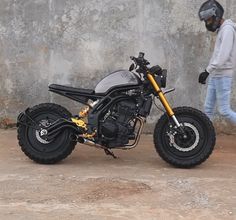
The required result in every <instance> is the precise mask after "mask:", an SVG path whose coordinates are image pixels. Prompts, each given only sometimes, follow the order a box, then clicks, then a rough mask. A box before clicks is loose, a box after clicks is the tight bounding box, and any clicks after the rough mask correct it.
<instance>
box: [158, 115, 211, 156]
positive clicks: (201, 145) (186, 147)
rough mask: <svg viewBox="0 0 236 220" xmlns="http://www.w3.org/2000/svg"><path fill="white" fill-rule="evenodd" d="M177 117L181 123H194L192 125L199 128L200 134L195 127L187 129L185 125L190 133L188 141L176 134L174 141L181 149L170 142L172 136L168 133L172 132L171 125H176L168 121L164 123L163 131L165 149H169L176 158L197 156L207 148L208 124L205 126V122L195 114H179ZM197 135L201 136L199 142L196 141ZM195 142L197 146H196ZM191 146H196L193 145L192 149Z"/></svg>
mask: <svg viewBox="0 0 236 220" xmlns="http://www.w3.org/2000/svg"><path fill="white" fill-rule="evenodd" d="M177 117H178V121H179V122H180V124H182V125H184V124H190V125H192V127H194V128H195V129H196V130H197V132H198V134H196V132H194V130H193V129H190V128H187V129H186V127H185V130H187V134H188V139H187V141H186V142H184V141H182V140H181V135H176V136H174V143H175V144H176V145H177V146H180V148H182V149H181V150H180V148H178V147H176V146H175V145H171V144H170V136H168V134H167V133H168V132H170V126H172V127H174V126H175V125H174V124H173V123H169V124H168V123H166V124H165V125H164V128H163V132H162V140H163V148H164V149H165V151H167V153H168V154H169V155H171V156H172V157H174V158H176V159H186V158H188V159H192V158H195V157H197V156H199V155H200V154H201V153H202V152H203V151H204V150H205V145H206V143H207V137H206V136H207V133H208V131H207V129H206V126H203V125H204V124H205V123H204V122H202V121H199V119H198V118H195V117H193V116H191V117H188V116H177ZM193 132H194V133H193ZM197 136H199V137H198V140H197V143H195V142H196V138H197ZM181 141H182V142H181ZM194 143H195V145H196V146H194ZM191 146H194V147H192V149H191Z"/></svg>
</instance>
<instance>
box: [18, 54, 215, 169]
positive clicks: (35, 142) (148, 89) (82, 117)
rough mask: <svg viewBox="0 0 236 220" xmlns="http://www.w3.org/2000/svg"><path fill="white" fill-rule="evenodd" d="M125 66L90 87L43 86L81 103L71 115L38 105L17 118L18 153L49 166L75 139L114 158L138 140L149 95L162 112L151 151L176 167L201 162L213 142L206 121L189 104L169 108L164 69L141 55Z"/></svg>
mask: <svg viewBox="0 0 236 220" xmlns="http://www.w3.org/2000/svg"><path fill="white" fill-rule="evenodd" d="M131 60H132V61H133V64H132V65H131V66H130V69H129V71H128V70H121V71H116V72H113V73H111V74H110V75H108V76H107V77H105V78H104V79H102V80H101V81H100V82H99V83H98V84H97V86H96V88H95V90H90V89H82V88H73V87H67V86H62V85H56V84H52V85H49V91H51V92H54V93H57V94H59V95H62V96H65V97H68V98H70V99H72V100H75V101H78V102H80V103H83V104H84V105H85V108H84V109H82V110H81V111H80V112H79V115H75V116H72V115H71V113H70V112H69V111H68V110H67V109H66V108H64V107H62V106H60V105H57V104H53V103H43V104H39V105H36V106H34V107H32V108H28V109H26V110H25V112H22V113H21V114H20V115H19V116H18V120H17V126H18V130H17V131H18V140H19V145H20V146H21V149H22V151H23V152H24V153H25V154H26V155H27V156H28V157H29V158H30V159H32V160H34V161H35V162H37V163H42V164H53V163H56V162H59V161H61V160H63V159H65V158H66V157H67V156H68V155H69V154H70V153H71V152H72V151H73V149H74V148H75V145H76V144H77V142H79V143H82V144H85V145H90V146H94V147H96V148H100V149H103V150H104V151H105V153H106V154H108V155H111V156H113V157H114V158H115V157H116V156H115V155H114V153H113V152H112V150H113V149H123V150H127V149H131V148H134V147H135V146H136V145H137V144H138V141H139V138H140V135H141V132H142V128H143V125H144V122H145V118H146V117H147V116H148V115H149V113H150V110H151V107H152V104H153V103H154V104H156V103H155V99H159V100H160V102H161V103H162V105H163V107H164V109H165V111H164V112H165V113H164V114H163V115H162V117H161V118H160V119H159V120H158V122H157V124H156V127H155V130H154V134H153V136H154V145H155V148H156V151H157V153H158V154H159V155H160V157H161V158H163V159H164V160H165V161H166V162H168V163H170V164H172V165H174V166H176V167H182V168H188V167H193V166H195V165H198V164H201V163H202V162H204V161H205V160H206V159H207V158H208V157H209V155H210V154H211V153H212V151H213V148H214V145H215V131H214V127H213V125H212V123H211V121H210V120H209V119H208V117H207V116H206V115H205V114H203V113H202V112H201V111H199V110H197V109H194V108H191V107H178V108H174V109H172V108H171V107H170V105H169V103H168V101H167V99H166V97H165V94H166V93H168V92H171V91H173V90H174V89H169V90H162V89H161V88H165V87H166V77H167V71H166V70H164V69H162V68H161V67H160V66H158V65H157V66H153V67H148V66H149V64H150V63H149V62H148V61H147V60H145V59H144V53H141V52H140V53H139V56H138V58H135V57H131Z"/></svg>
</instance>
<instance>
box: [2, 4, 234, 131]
mask: <svg viewBox="0 0 236 220" xmlns="http://www.w3.org/2000/svg"><path fill="white" fill-rule="evenodd" d="M202 2H203V1H202V0H116V1H112V0H100V1H99V0H87V1H82V0H1V1H0V79H1V80H0V117H1V118H10V119H12V120H13V121H14V120H15V117H16V116H17V114H18V113H19V112H20V111H22V110H24V109H25V108H26V107H28V106H33V105H35V104H38V103H40V102H56V103H59V104H62V105H65V106H67V108H68V109H70V110H71V111H72V112H73V113H76V112H77V111H78V108H79V107H80V105H78V104H77V103H75V102H73V101H70V100H68V99H66V98H63V97H59V96H58V95H55V94H49V92H48V90H47V86H48V84H50V83H58V84H68V85H71V86H75V87H84V88H94V86H95V85H96V84H97V82H98V81H99V80H100V79H101V78H102V77H103V76H105V75H106V74H108V73H109V72H111V71H114V70H117V69H122V68H123V69H124V68H128V66H129V65H130V60H129V56H130V55H137V54H138V52H139V51H144V52H145V53H146V58H147V59H149V60H150V61H151V63H152V64H159V65H161V66H162V67H163V68H167V69H168V72H169V76H168V86H169V87H176V92H175V93H173V94H171V95H168V97H169V101H170V103H171V104H172V105H173V106H180V105H190V106H193V107H196V108H199V109H202V107H203V102H204V97H205V93H206V86H201V85H199V84H198V83H197V79H198V74H199V72H200V71H202V70H204V69H205V67H206V65H207V63H208V60H209V58H210V54H211V51H212V49H213V45H214V36H213V35H212V34H210V33H209V32H208V33H207V32H206V30H205V28H204V24H203V23H201V22H200V21H199V19H198V16H197V12H198V8H199V7H200V5H201V3H202ZM221 3H222V4H223V6H224V7H225V9H226V17H227V18H228V17H231V18H232V19H234V20H236V1H233V0H222V1H221ZM232 106H233V108H234V109H235V110H236V90H234V92H233V95H232ZM158 117H159V115H158V114H157V111H156V110H154V109H153V111H152V114H151V116H150V118H149V120H148V122H149V123H151V122H153V121H156V120H157V119H158ZM150 127H153V126H152V125H151V126H150Z"/></svg>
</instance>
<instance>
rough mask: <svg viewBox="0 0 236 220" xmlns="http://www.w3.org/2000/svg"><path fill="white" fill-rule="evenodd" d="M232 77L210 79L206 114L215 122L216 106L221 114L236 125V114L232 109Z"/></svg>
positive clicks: (205, 106)
mask: <svg viewBox="0 0 236 220" xmlns="http://www.w3.org/2000/svg"><path fill="white" fill-rule="evenodd" d="M231 87H232V77H210V78H209V81H208V87H207V95H206V100H205V105H204V108H205V113H206V115H207V116H208V117H209V118H210V119H211V120H213V117H214V113H215V106H216V104H217V107H218V111H219V113H220V114H221V115H222V116H224V117H225V118H226V119H228V120H230V121H231V122H232V123H234V124H235V125H236V112H234V111H232V109H231V107H230V94H231Z"/></svg>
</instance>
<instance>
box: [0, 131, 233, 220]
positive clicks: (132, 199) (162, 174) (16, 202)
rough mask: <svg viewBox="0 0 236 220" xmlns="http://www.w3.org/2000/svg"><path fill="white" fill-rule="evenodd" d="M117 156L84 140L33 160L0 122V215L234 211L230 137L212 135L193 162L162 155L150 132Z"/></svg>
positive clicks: (218, 215) (151, 215) (21, 218)
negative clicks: (201, 159)
mask: <svg viewBox="0 0 236 220" xmlns="http://www.w3.org/2000/svg"><path fill="white" fill-rule="evenodd" d="M114 153H115V154H116V155H117V156H118V159H113V158H112V157H110V156H106V155H105V154H104V152H103V151H101V150H97V149H95V148H90V147H87V146H83V145H77V147H76V149H75V150H74V152H73V153H72V155H71V156H69V157H68V158H67V159H66V160H64V161H63V162H61V163H59V164H56V165H39V164H36V163H34V162H32V161H31V160H29V159H28V158H27V157H26V156H25V155H24V154H23V153H22V152H21V150H20V148H19V146H18V144H17V140H16V130H14V129H11V130H0V219H1V220H9V219H17V220H28V219H29V220H32V219H33V220H38V219H44V220H45V219H63V220H67V219H68V220H73V219H76V220H77V219H85V220H93V219H96V220H98V219H107V220H113V219H114V220H115V219H127V220H128V219H129V220H130V219H142V220H146V219H147V220H149V219H168V220H171V219H191V220H193V219H194V220H195V219H201V220H205V219H208V220H210V219H220V220H223V219H232V220H235V219H236V137H235V136H222V135H219V136H217V144H216V148H215V150H214V152H213V154H212V155H211V157H210V158H209V159H208V160H207V161H206V162H205V163H204V164H202V165H200V166H198V167H196V168H194V169H176V168H173V167H171V166H169V165H168V164H167V163H165V162H164V161H162V160H161V158H160V157H159V156H158V155H157V153H156V152H155V150H154V146H153V143H152V136H150V135H143V136H142V137H141V141H140V143H139V145H138V146H137V148H136V149H133V150H130V151H122V150H117V151H114Z"/></svg>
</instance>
